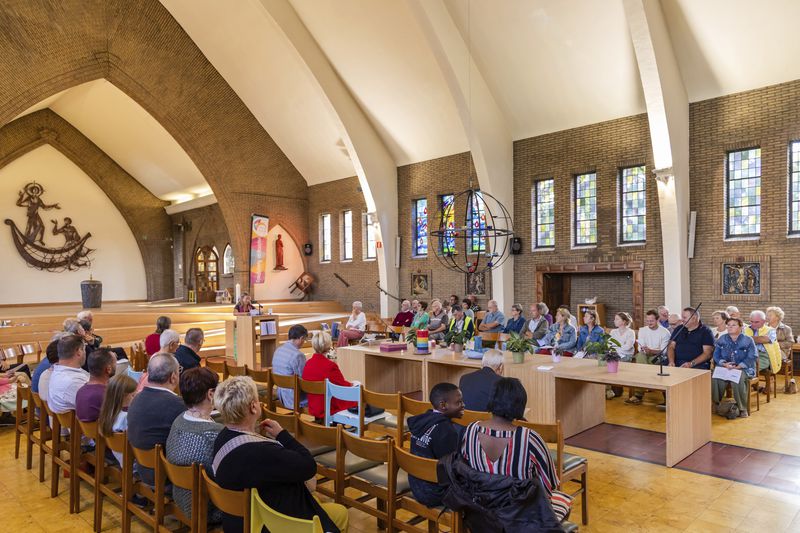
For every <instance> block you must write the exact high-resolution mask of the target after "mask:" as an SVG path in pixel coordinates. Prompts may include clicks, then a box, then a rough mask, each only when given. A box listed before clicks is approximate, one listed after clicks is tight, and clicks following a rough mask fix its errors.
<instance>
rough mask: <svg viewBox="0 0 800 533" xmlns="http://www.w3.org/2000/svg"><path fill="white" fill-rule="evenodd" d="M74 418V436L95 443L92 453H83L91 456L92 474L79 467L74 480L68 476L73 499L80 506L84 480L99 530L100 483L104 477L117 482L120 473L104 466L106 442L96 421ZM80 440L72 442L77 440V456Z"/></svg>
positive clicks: (98, 529) (96, 527)
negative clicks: (73, 492)
mask: <svg viewBox="0 0 800 533" xmlns="http://www.w3.org/2000/svg"><path fill="white" fill-rule="evenodd" d="M74 418H75V420H76V422H77V424H76V426H77V427H76V433H74V434H75V435H76V436H85V437H86V438H88V439H92V440H93V441H94V444H95V448H94V452H93V453H92V454H85V455H86V456H87V458H88V456H89V455H91V457H92V459H93V460H92V461H91V463H92V464H93V465H94V473H93V474H89V473H87V472H84V471H82V470H80V469H77V470H78V475H77V476H75V479H74V480H73V479H72V478H70V481H74V483H75V500H76V506H78V507H79V506H80V501H81V498H80V484H81V480H83V481H85V482H86V483H88V484H89V485H90V486H91V487H92V495H93V501H94V505H93V510H94V521H93V523H94V530H95V531H98V532H99V531H100V526H99V523H100V520H101V519H102V518H101V513H98V511H99V499H100V498H99V492H100V485H101V484H102V483H103V480H104V478H106V477H114V479H116V480H117V481H118V482H120V481H121V477H122V476H121V475H113V476H112V474H114V473H115V472H113V471H112V470H111V469H110V468H109V469H106V468H105V466H106V464H105V463H106V458H105V457H106V442H105V439H103V438H101V437H100V432H99V431H98V427H97V422H83V421H81V420H78V417H77V416H76V417H74ZM80 440H81V439H80V438H77V439H75V441H74V442H77V446H75V445H73V450H74V451H75V454H76V457H78V456H79V455H80ZM75 448H77V450H75ZM116 472H117V473H119V472H120V471H119V469H117V471H116ZM79 511H80V509H79V508H76V512H79Z"/></svg>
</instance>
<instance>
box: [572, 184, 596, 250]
mask: <svg viewBox="0 0 800 533" xmlns="http://www.w3.org/2000/svg"><path fill="white" fill-rule="evenodd" d="M574 188H575V246H586V245H590V244H597V173H596V172H588V173H586V174H578V175H576V176H575V187H574Z"/></svg>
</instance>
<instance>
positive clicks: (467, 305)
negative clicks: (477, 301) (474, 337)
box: [461, 298, 475, 320]
mask: <svg viewBox="0 0 800 533" xmlns="http://www.w3.org/2000/svg"><path fill="white" fill-rule="evenodd" d="M461 309H463V310H464V314H465V315H467V316H468V317H470V318H471V319H472V320H475V310H474V309H473V308H472V300H470V299H469V298H464V299H463V300H461Z"/></svg>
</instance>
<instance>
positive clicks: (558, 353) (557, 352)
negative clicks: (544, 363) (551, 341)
mask: <svg viewBox="0 0 800 533" xmlns="http://www.w3.org/2000/svg"><path fill="white" fill-rule="evenodd" d="M563 355H564V348H562V347H561V346H553V350H552V352H551V355H550V356H551V357H552V358H553V362H554V363H560V362H561V357H562V356H563Z"/></svg>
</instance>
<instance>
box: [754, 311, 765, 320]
mask: <svg viewBox="0 0 800 533" xmlns="http://www.w3.org/2000/svg"><path fill="white" fill-rule="evenodd" d="M753 317H757V318H760V319H761V320H766V319H767V315H766V313H764V311H762V310H761V309H756V310H755V311H753V312H752V313H750V318H751V319H752V318H753Z"/></svg>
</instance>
